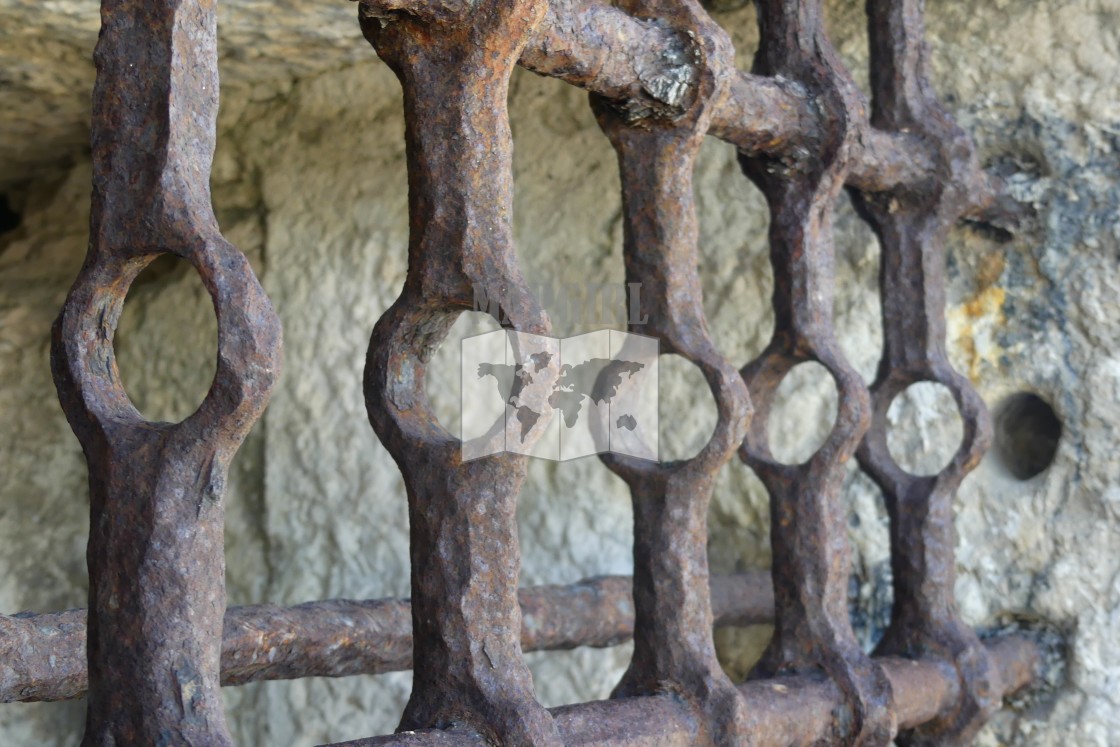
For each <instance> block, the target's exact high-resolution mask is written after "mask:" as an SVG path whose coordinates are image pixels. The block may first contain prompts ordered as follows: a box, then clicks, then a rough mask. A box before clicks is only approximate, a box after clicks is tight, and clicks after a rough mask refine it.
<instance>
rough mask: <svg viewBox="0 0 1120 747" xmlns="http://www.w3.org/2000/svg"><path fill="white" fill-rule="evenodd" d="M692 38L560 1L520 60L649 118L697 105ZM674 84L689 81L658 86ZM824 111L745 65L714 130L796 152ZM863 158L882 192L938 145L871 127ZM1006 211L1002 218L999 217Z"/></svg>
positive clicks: (921, 171) (591, 5)
mask: <svg viewBox="0 0 1120 747" xmlns="http://www.w3.org/2000/svg"><path fill="white" fill-rule="evenodd" d="M442 4H443V0H439V1H438V2H437V1H436V0H363V6H364V7H366V8H370V9H374V10H373V11H371V12H379V13H384V14H387V15H389V16H391V14H393V13H400V12H406V13H415V14H421V15H422V14H423V13H424V10H425V9H429V10H430V12H431V13H432V14H433V15H438V14H436V10H438V8H439V7H441V6H442ZM685 44H686V42H685V41H684V39H683V35H682V34H680V33H679V32H677V31H676V30H674V29H672V28H670V27H667V26H666V25H664V24H659V23H654V22H650V21H646V20H642V19H639V18H635V17H634V16H631V15H630V14H628V13H626V12H625V11H622V10H619V9H618V8H615V7H613V6H612V5H610V4H607V3H604V2H602V0H553V2H551V3H550V4H549V9H548V12H547V14H546V16H545V18H544V20H543V21H542V22H541V24H540V26H539V27H538V28H537V30H536V31H535V32H534V35H533V36H532V37H531V38H530V39H529V42H528V45H527V46H526V48H525V51H524V52H523V53H522V56H521V59H520V61H519V63H518V64H520V65H521V66H522V67H525V68H527V69H529V70H532V71H533V72H536V73H539V74H540V75H545V76H548V77H551V78H558V79H560V80H563V81H565V82H567V83H570V84H571V85H574V86H577V87H579V88H583V89H585V90H587V91H592V92H594V93H597V94H599V95H601V96H604V97H606V98H608V99H611V100H612V101H614V102H616V103H618V104H619V105H620V106H622V107H623V108H625V109H627V110H630V111H632V112H634V113H635V116H640V115H641V114H662V115H670V116H671V115H673V114H679V113H681V112H682V111H683V105H684V104H685V103H686V102H688V101H689V97H688V96H687V95H682V94H681V93H680V91H682V90H687V89H688V87H689V85H690V80H689V74H690V73H694V72H695V60H694V59H693V57H692V51H693V50H691V49H690V48H687V47H685V46H684V45H685ZM665 81H675V82H680V83H681V84H682V85H681V86H671V85H666V86H659V85H658V82H665ZM818 119H819V114H818V113H817V108H816V106H815V105H814V102H813V101H812V100H811V98H810V97H809V95H808V94H807V93H806V92H805V90H804V89H803V88H802V87H801V86H800V85H799V84H798V83H797V82H796V81H792V80H787V79H783V78H774V77H768V76H764V75H755V74H752V73H747V72H743V71H741V70H736V71H734V72H733V77H732V82H731V90H730V93H729V95H728V96H727V98H726V99H725V100H724V102H723V103H722V104H721V105H720V106H719V107H718V108H717V109H716V111H715V112H714V115H713V118H712V124H711V128H710V132H711V134H712V135H714V136H715V137H717V138H719V139H721V140H724V141H726V142H728V143H731V144H733V145H735V146H736V147H737V148H739V149H740V150H741V151H743V152H744V153H747V154H749V155H764V156H769V157H774V158H783V157H785V158H788V157H791V155H793V154H795V153H796V151H797V150H798V148H799V146H800V144H801V143H802V142H812V141H813V140H814V139H815V138H816V137H818V134H819V130H820V123H819V121H818ZM862 125H863V127H864V130H865V136H864V137H863V138H862V141H863V152H862V155H861V156H860V157H859V158H857V161H856V163H855V164H854V165H853V168H852V171H851V174H850V175H849V177H848V181H849V183H850V184H851V185H852V186H854V187H856V188H858V189H861V190H864V191H881V190H887V189H890V188H891V187H894V186H897V185H900V184H913V183H917V182H922V181H925V180H926V179H928V178H929V174H930V172H931V168H932V154H931V151H930V148H931V144H930V143H928V142H924V141H923V140H922V139H921V138H918V137H910V136H907V135H905V134H899V133H893V132H885V131H883V130H878V129H875V128H874V127H872V126H871V125H870V124H869V123H868V122H867V121H866V120H865V121H863V123H862ZM973 177H974V178H973V179H972V180H971V181H972V184H971V189H970V190H969V194H970V198H969V199H970V201H971V203H972V208H971V209H970V215H975V216H979V217H982V218H983V219H984V220H990V221H994V222H997V223H1000V224H1001V225H1014V223H1015V220H1016V216H1015V215H1003V212H1005V211H1009V212H1011V213H1015V214H1016V215H1017V214H1018V212H1020V210H1019V208H1018V207H1017V206H1015V205H1013V204H1012V203H1010V202H1008V201H1006V200H1000V199H999V198H1000V196H1001V195H1002V194H1003V191H1004V190H1003V185H1002V183H1001V182H1000V180H998V179H993V178H990V177H988V176H986V175H985V174H984V172H982V171H979V170H978V171H977V172H976V173H975V174H974V175H973ZM993 213H997V214H993Z"/></svg>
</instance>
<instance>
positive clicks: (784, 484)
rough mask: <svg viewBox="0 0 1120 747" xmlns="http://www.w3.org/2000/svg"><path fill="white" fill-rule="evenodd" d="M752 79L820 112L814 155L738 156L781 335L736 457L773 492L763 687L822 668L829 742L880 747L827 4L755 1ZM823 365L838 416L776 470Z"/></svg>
mask: <svg viewBox="0 0 1120 747" xmlns="http://www.w3.org/2000/svg"><path fill="white" fill-rule="evenodd" d="M757 5H758V16H759V25H760V32H761V34H760V35H761V44H760V46H759V51H758V55H757V57H756V59H755V72H756V73H761V74H764V75H782V76H785V77H788V78H792V79H794V80H797V81H799V82H800V83H802V84H803V85H804V86H805V87H806V88H807V90H808V92H809V94H810V96H811V97H812V98H813V99H814V100H815V101H816V106H817V109H818V111H819V112H820V117H821V121H820V123H819V125H820V127H819V131H820V140H819V141H818V142H817V143H816V150H815V151H814V152H806V153H804V154H803V155H802V156H800V157H798V156H797V155H796V154H795V155H794V157H792V158H791V159H789V160H786V161H778V160H774V159H768V158H748V157H745V156H742V157H741V158H740V162H741V164H742V167H743V171H744V173H746V175H747V176H748V177H750V178H751V179H752V180H753V181H754V182H755V184H757V185H758V186H759V188H760V189H761V190H762V192H763V193H764V194H765V195H766V199H767V202H768V204H769V207H770V213H771V221H770V258H771V264H772V266H773V268H774V316H775V321H774V336H773V339H772V340H771V342H770V344H769V345H768V346H767V348H766V350H765V351H764V352H763V353H762V355H761V356H760V357H759V358H757V359H756V360H755V361H753V362H752V363H750V364H748V365H747V366H746V367H745V368H744V369H743V377H744V378H745V379H746V382H747V387H748V389H749V390H750V392H751V394H752V396H753V397H754V401H755V403H756V408H757V409H756V414H755V418H754V420H753V421H752V422H751V426H750V429H749V431H748V433H747V437H746V440H745V442H744V445H743V449H742V452H741V454H742V457H743V459H744V460H745V461H746V462H747V464H749V465H750V466H751V467H752V468H753V469H754V470H755V472H756V473H757V474H758V476H759V478H760V479H761V480H762V481H763V483H764V484H765V485H766V487H767V490H768V491H769V492H770V511H771V517H770V520H771V542H772V546H773V570H772V573H773V578H774V597H775V611H776V623H775V630H774V637H773V639H772V640H771V642H770V645H769V647H768V648H767V650H766V652H765V654H764V655H763V658H762V660H761V662H760V663H759V664H758V666H757V667H756V670H755V672H754V674H755V676H774V675H777V674H782V673H787V672H804V671H811V670H814V669H823V670H824V671H825V672H826V673H827V674H828V676H829V677H830V678H832V679H833V680H834V681H835V682H836V684H837V685H838V686H839V687H840V689H841V690H842V691H843V692H844V693H845V695H846V697H847V708H846V710H845V712H842V713H841V714H839V715H838V718H837V719H836V723H835V733H834V734H833V735H832V737H831V738H830V743H834V744H852V745H885V744H887V743H889V742H890V740H891V738H892V736H893V734H894V731H895V725H894V714H893V709H892V707H891V692H890V685H889V683H888V681H887V679H886V677H885V675H884V674H883V672H882V671H881V669H880V668H879V666H878V665H876V664H875V663H873V662H872V661H871V660H870V659H869V658H868V657H867V655H866V654H864V653H863V652H862V651H861V650H860V648H859V645H858V644H857V642H856V640H855V636H854V635H853V633H852V629H851V623H850V621H849V619H848V607H847V588H848V575H849V573H850V550H849V547H848V538H847V522H846V521H845V512H844V508H843V504H842V501H841V496H840V486H841V483H842V480H843V476H844V464H845V462H846V461H847V460H848V459H849V458H851V456H852V455H853V453H854V452H855V449H856V446H857V445H858V443H859V441H860V439H861V438H862V436H863V434H864V432H865V430H866V429H867V426H868V415H869V409H870V408H869V402H868V394H867V389H866V387H865V386H864V384H863V381H862V380H861V379H860V377H859V375H858V374H857V373H856V372H855V371H854V370H853V369H852V367H851V366H850V365H849V364H848V362H847V361H846V360H845V359H844V356H843V353H842V352H841V351H840V348H839V346H838V345H837V343H836V340H835V336H834V332H833V329H832V301H833V279H832V276H833V263H834V257H833V246H832V209H833V204H834V202H835V200H836V198H837V196H838V194H839V192H840V190H841V188H842V187H843V184H844V179H845V177H846V175H847V174H848V172H849V170H850V168H851V165H852V163H853V161H854V159H855V157H856V156H857V155H858V150H857V148H858V138H857V134H858V131H857V127H858V123H859V120H860V114H861V101H860V97H859V93H858V91H857V90H856V88H855V85H854V83H853V82H852V81H851V79H850V77H849V76H848V74H847V71H846V70H844V68H843V66H842V65H841V64H840V62H839V60H838V59H837V56H836V53H835V50H833V48H832V45H831V43H830V42H829V40H828V37H827V35H826V34H825V31H824V27H823V18H822V8H821V2H820V0H758V3H757ZM804 361H817V362H819V363H821V364H822V365H823V366H824V367H825V368H826V369H827V370H828V372H829V373H830V374H831V375H832V377H833V378H834V379H835V381H836V385H837V389H838V392H839V412H838V415H837V420H836V424H835V426H834V428H833V430H832V432H831V434H830V435H829V437H828V439H827V440H826V441H825V443H824V444H823V445H822V446H821V448H820V449H819V450H818V451H817V452H816V453H815V454H814V455H813V456H812V457H811V458H810V459H809V460H808V461H807V462H805V463H804V464H801V465H796V466H793V465H784V464H780V463H778V462H776V461H775V460H774V459H773V457H772V455H771V453H770V448H769V445H768V443H767V435H766V428H767V421H768V419H769V414H770V407H771V406H772V404H773V398H774V393H775V391H776V390H777V387H778V384H779V383H780V381H781V379H782V378H783V377H784V376H785V375H786V373H788V372H789V370H790V369H791V368H793V366H795V365H796V364H798V363H801V362H804Z"/></svg>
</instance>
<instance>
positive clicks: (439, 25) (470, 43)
mask: <svg viewBox="0 0 1120 747" xmlns="http://www.w3.org/2000/svg"><path fill="white" fill-rule="evenodd" d="M426 10H427V11H430V12H422V13H409V14H400V13H392V14H389V15H385V14H384V13H381V12H379V11H378V10H376V9H375V8H373V7H371V6H366V5H363V6H361V24H362V30H363V32H364V33H365V35H366V38H367V39H368V40H369V41H370V43H371V44H372V45H373V46H374V48H375V49H376V50H377V54H378V55H379V56H380V57H381V59H382V60H384V61H385V62H386V63H387V64H388V65H389V67H390V68H392V69H393V72H395V73H396V74H397V77H398V78H399V79H400V82H401V88H402V90H403V92H404V110H405V149H406V154H407V162H408V179H409V185H408V187H409V189H408V198H409V199H408V209H409V226H410V239H409V247H408V275H407V278H406V280H405V285H404V289H403V290H402V292H401V295H400V296H399V297H398V298H397V300H396V301H395V302H394V303H393V305H392V307H390V309H389V310H388V311H387V312H386V313H385V314H384V315H383V316H382V317H381V319H380V320H379V321H378V322H377V325H376V327H375V328H374V331H373V336H372V339H371V340H370V347H369V355H368V358H367V360H366V371H365V396H366V405H367V408H368V410H369V417H370V422H371V423H372V424H373V427H374V430H375V431H376V432H377V435H378V436H379V437H380V438H381V441H382V443H383V444H384V445H385V447H386V448H387V449H388V450H389V452H390V453H391V454H392V455H393V458H394V459H395V460H396V462H397V464H398V465H399V466H400V468H401V473H402V474H403V475H404V481H405V487H406V489H407V492H408V505H409V512H408V515H409V526H410V531H411V554H410V557H411V560H412V623H413V636H414V640H415V653H414V656H413V659H414V665H413V688H412V696H411V698H410V699H409V702H408V706H407V707H406V708H405V712H404V715H403V717H402V719H401V728H402V729H420V728H433V727H434V728H441V727H449V726H452V725H468V726H470V727H472V728H474V729H475V730H477V731H479V732H480V733H482V734H484V735H485V736H486V737H487V738H488V739H491V740H493V741H495V742H498V743H500V744H508V745H526V746H528V745H540V746H541V747H544V746H546V745H559V744H560V737H559V735H558V734H557V732H556V727H555V725H554V724H553V722H552V717H551V716H550V715H549V713H548V711H546V710H545V709H544V707H543V706H541V705H540V703H538V702H537V700H536V698H535V697H534V695H533V682H532V678H531V676H530V675H529V670H528V668H527V667H526V666H525V663H524V661H523V660H522V658H521V646H520V641H519V638H520V632H521V610H520V608H519V607H518V604H517V578H518V573H519V567H520V560H521V556H520V547H519V545H518V541H517V521H516V517H515V510H516V506H517V497H518V494H519V492H520V489H521V483H522V481H523V480H524V479H525V470H526V463H525V462H526V457H524V456H516V455H512V454H502V455H498V456H492V457H486V458H482V459H477V460H474V461H470V462H463V461H462V459H461V452H460V445H459V442H458V440H457V439H455V438H453V437H452V436H451V435H450V434H448V433H447V432H446V431H444V430H443V428H442V427H441V426H440V425H439V423H438V422H437V420H436V418H435V416H434V415H433V414H432V411H431V409H430V408H429V405H428V399H427V394H426V392H425V389H424V376H425V367H426V365H427V362H428V360H429V359H430V358H431V355H432V353H433V351H434V350H435V348H436V346H438V345H439V343H440V341H441V340H442V339H443V338H444V336H445V335H446V334H447V331H448V329H450V327H451V325H452V323H454V321H455V318H456V317H457V316H458V315H459V313H461V312H462V311H463V310H465V309H470V308H472V306H473V302H474V292H475V288H476V287H479V288H485V289H486V290H487V295H488V296H489V297H491V298H501V299H502V308H501V309H500V311H499V313H498V315H497V316H498V318H499V321H502V322H506V321H507V320H508V322H507V323H508V324H509V325H510V326H511V327H512V328H513V329H516V330H518V331H519V332H528V333H535V334H548V333H549V332H550V330H551V327H550V324H549V320H548V317H547V316H546V315H545V313H544V311H543V310H542V309H541V308H540V305H539V304H538V303H537V301H536V299H534V298H533V296H532V294H531V293H530V292H529V290H528V289H527V287H526V285H525V281H524V279H523V278H522V276H521V271H520V268H519V267H518V263H517V257H516V254H515V252H514V247H513V231H512V223H511V218H512V213H513V175H512V162H511V159H512V138H511V136H510V129H509V116H508V112H507V110H506V98H507V95H508V91H509V77H510V74H511V73H512V72H513V68H514V65H515V64H516V63H517V60H518V58H519V57H520V56H521V52H522V50H523V49H524V47H525V44H526V42H527V41H528V40H529V38H531V36H532V34H533V32H534V31H535V29H536V28H537V26H538V25H539V24H540V22H541V19H542V18H543V17H544V14H545V11H546V10H547V2H546V0H493V1H492V2H487V3H485V4H479V5H473V4H471V3H467V2H463V3H454V2H451V3H437V4H433V5H432V6H428V7H427V9H426Z"/></svg>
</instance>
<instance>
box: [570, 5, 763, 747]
mask: <svg viewBox="0 0 1120 747" xmlns="http://www.w3.org/2000/svg"><path fill="white" fill-rule="evenodd" d="M622 7H623V8H624V9H626V10H628V11H630V12H632V13H635V14H637V15H640V16H642V17H644V18H648V19H655V18H656V19H661V20H663V21H664V22H667V23H668V24H670V25H671V26H672V27H673V28H677V29H684V30H686V31H687V33H688V34H689V38H690V39H691V40H692V41H693V43H694V45H695V46H696V49H697V61H696V76H695V81H694V82H693V85H692V91H691V97H690V98H691V100H690V101H688V102H687V109H686V111H685V113H684V114H682V115H681V116H680V117H678V118H676V119H674V120H672V121H668V120H664V119H656V118H655V119H653V120H651V121H648V122H646V123H645V126H641V127H636V126H634V125H633V123H632V117H631V116H630V114H631V112H629V111H620V110H619V108H618V107H617V106H616V105H615V104H614V103H613V102H612V101H610V100H608V99H604V98H602V97H600V96H598V95H593V96H592V105H593V108H594V110H595V113H596V118H597V119H598V122H599V126H600V127H601V128H602V130H603V132H604V133H605V134H606V135H607V137H608V138H609V139H610V141H611V143H612V145H613V146H614V148H615V150H616V152H617V154H618V164H619V173H620V176H621V183H622V215H623V236H624V238H623V256H624V258H625V263H626V287H627V289H631V288H634V287H636V286H637V287H640V288H642V294H641V297H640V298H641V304H642V306H641V309H640V310H639V312H638V314H637V318H638V319H644V320H647V322H648V323H647V324H643V325H637V326H634V327H631V331H633V332H638V333H642V334H646V335H651V336H653V337H656V338H657V339H658V341H659V344H660V347H659V350H660V354H661V355H666V354H675V355H679V356H681V357H682V358H684V359H685V360H687V361H689V362H690V363H692V364H694V365H696V366H697V367H698V368H699V369H700V370H701V371H702V372H703V374H704V377H705V379H706V381H707V383H708V386H709V388H710V389H711V392H712V396H713V397H714V398H715V401H716V404H717V410H718V412H719V417H718V420H717V423H716V426H715V429H714V431H713V433H712V436H711V438H710V439H709V441H708V443H707V444H706V445H705V446H704V448H703V449H702V450H701V451H700V452H699V453H698V454H696V456H694V457H693V458H691V459H687V460H681V461H675V462H660V463H657V462H651V461H647V460H643V459H637V458H634V457H629V456H625V455H622V454H612V453H609V452H608V453H605V454H603V455H602V460H603V462H604V463H605V464H606V465H607V466H608V467H609V468H610V469H611V470H612V471H613V472H614V473H615V474H617V475H618V476H619V477H621V478H622V479H623V480H624V481H625V482H626V483H627V485H628V486H629V488H630V494H631V502H632V505H633V507H634V605H635V613H636V618H635V630H634V653H633V656H632V658H631V661H630V666H629V667H628V668H627V670H626V673H625V674H624V675H623V677H622V681H621V682H619V683H618V685H617V687H615V689H614V691H613V692H612V693H611V697H612V698H627V697H633V696H637V695H647V696H648V695H657V694H661V693H666V692H672V693H674V694H676V695H677V696H678V697H680V698H682V699H684V700H686V701H689V702H691V703H693V704H694V706H695V707H696V708H697V709H699V710H701V711H702V712H703V713H704V714H705V715H706V717H705V718H704V719H702V720H701V726H702V732H703V733H702V734H701V735H698V736H697V741H696V742H695V743H696V744H701V743H705V744H707V743H710V744H741V743H743V742H744V741H745V740H747V739H748V738H749V735H750V733H751V731H752V729H753V719H752V716H751V714H750V713H749V711H748V710H747V707H746V703H745V701H744V700H743V698H742V697H741V696H740V694H739V692H738V690H736V689H735V686H734V684H733V683H732V682H731V679H730V678H729V677H728V676H727V674H726V673H725V672H724V671H723V669H722V667H721V666H720V664H719V660H718V659H717V658H716V651H715V644H714V641H713V639H712V635H711V631H712V610H711V602H710V598H709V593H708V526H707V518H708V505H709V502H710V500H711V496H712V489H713V487H714V483H715V478H716V475H717V474H718V472H719V470H720V469H721V468H722V467H723V466H724V465H725V464H726V463H727V462H728V461H729V460H730V459H731V458H732V457H733V456H734V455H735V450H736V449H737V447H738V446H739V444H740V443H741V442H742V440H743V436H744V435H745V433H746V428H747V422H748V421H749V419H750V415H751V405H750V397H749V395H748V394H747V388H746V385H745V384H744V383H743V379H742V377H741V376H739V372H738V371H737V370H736V368H735V366H733V365H732V364H731V363H730V362H729V361H728V360H727V359H726V358H724V357H723V355H722V354H720V352H719V350H718V349H717V348H716V346H715V344H714V343H713V342H712V340H711V338H710V336H709V335H708V325H707V320H706V319H705V315H704V308H703V299H702V292H701V287H700V277H699V273H698V271H697V266H698V265H699V263H700V258H699V248H698V246H697V243H698V239H699V229H698V226H697V221H696V206H695V201H694V196H693V189H692V173H693V169H694V166H695V162H696V157H697V156H698V155H699V152H700V146H701V145H702V144H703V142H704V138H705V137H706V135H707V132H708V127H709V125H710V122H711V119H712V115H713V112H714V111H715V110H716V109H717V108H718V106H719V105H720V104H722V102H724V101H725V100H726V99H727V97H728V94H729V91H730V84H731V80H730V77H731V76H730V70H732V69H733V64H734V50H733V48H732V46H731V40H730V39H729V38H728V36H727V34H726V32H724V30H723V29H721V28H720V27H719V26H717V25H716V24H715V23H714V22H712V20H711V19H710V18H709V17H708V15H707V13H706V12H705V11H704V10H703V8H702V7H701V6H700V3H699V2H698V0H630V1H629V2H625V3H623V4H622ZM569 743H570V742H569Z"/></svg>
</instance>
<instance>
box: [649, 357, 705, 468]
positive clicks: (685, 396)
mask: <svg viewBox="0 0 1120 747" xmlns="http://www.w3.org/2000/svg"><path fill="white" fill-rule="evenodd" d="M657 367H658V374H657V377H658V423H657V427H658V439H659V440H660V444H659V456H660V458H661V461H663V462H670V461H675V460H678V459H691V458H692V457H694V456H696V455H697V454H699V453H700V451H701V450H702V449H703V448H704V446H706V445H707V443H708V441H710V440H711V438H712V433H713V432H714V431H715V429H716V422H717V420H718V419H719V411H718V409H717V408H716V401H715V397H713V396H712V390H711V388H710V387H709V386H708V380H707V379H705V378H704V374H703V372H702V371H701V370H700V369H699V368H698V367H697V366H696V365H695V364H693V363H692V362H691V361H689V360H688V359H686V358H682V357H681V356H679V355H663V356H661V357H660V359H659V360H658V363H657Z"/></svg>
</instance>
